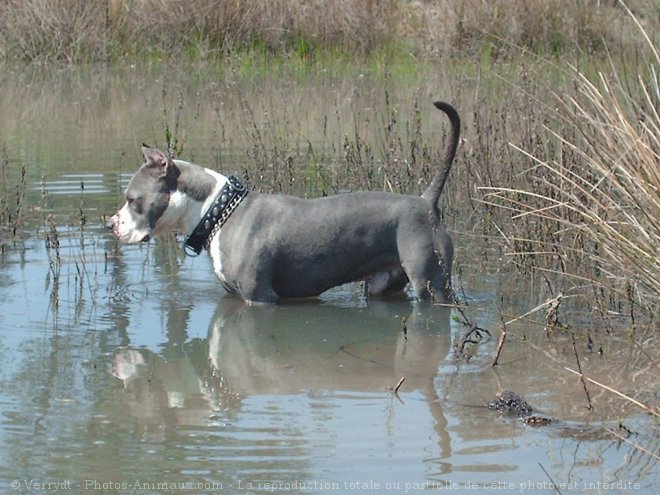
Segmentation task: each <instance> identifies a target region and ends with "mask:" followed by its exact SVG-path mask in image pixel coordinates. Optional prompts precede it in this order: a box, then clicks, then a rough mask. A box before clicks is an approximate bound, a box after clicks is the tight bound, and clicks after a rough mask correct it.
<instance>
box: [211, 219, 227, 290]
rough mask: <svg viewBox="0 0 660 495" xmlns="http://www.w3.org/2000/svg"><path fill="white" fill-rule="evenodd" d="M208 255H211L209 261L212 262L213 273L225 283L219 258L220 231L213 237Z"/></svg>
mask: <svg viewBox="0 0 660 495" xmlns="http://www.w3.org/2000/svg"><path fill="white" fill-rule="evenodd" d="M209 253H211V259H212V260H213V271H214V272H215V274H216V275H217V276H218V278H219V279H220V280H222V281H223V282H226V280H225V274H224V273H223V271H222V259H221V257H220V231H218V233H217V234H216V235H215V236H213V239H212V240H211V245H210V246H209Z"/></svg>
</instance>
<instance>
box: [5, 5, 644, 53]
mask: <svg viewBox="0 0 660 495" xmlns="http://www.w3.org/2000/svg"><path fill="white" fill-rule="evenodd" d="M638 3H639V4H641V5H646V4H647V3H648V2H647V1H646V0H639V2H638ZM640 10H641V11H643V12H647V11H648V12H647V14H645V15H649V16H653V15H657V11H656V12H653V10H652V8H650V7H645V8H644V9H640ZM623 14H624V13H623V10H622V9H621V8H619V7H617V6H616V5H613V4H611V3H610V2H596V3H594V2H592V1H590V0H577V1H568V0H549V1H548V0H514V1H511V0H492V1H486V0H468V1H456V0H437V1H433V2H428V1H420V0H407V1H392V0H308V1H303V0H252V1H243V2H238V1H235V0H186V1H181V0H5V1H4V2H2V3H0V54H2V55H3V56H4V57H5V58H9V59H20V60H30V61H31V60H39V61H44V60H45V61H52V60H58V61H68V62H90V61H99V60H117V59H122V58H125V57H136V56H145V55H156V56H159V57H172V56H176V57H180V56H182V55H185V56H192V57H195V58H198V59H199V58H202V59H204V58H208V57H224V56H226V55H228V54H231V53H234V52H236V51H242V50H245V49H255V48H257V49H259V50H263V51H265V52H266V53H274V54H278V55H291V54H297V55H302V56H308V55H310V54H313V53H315V52H316V51H317V50H320V49H325V50H327V49H339V50H342V51H345V52H347V53H350V54H364V53H371V52H374V51H379V50H383V49H388V47H389V48H391V47H393V46H394V47H396V48H397V49H398V50H399V51H400V52H403V53H406V54H409V53H413V54H414V55H425V56H427V55H429V54H431V55H436V56H439V55H448V54H449V55H455V54H459V55H460V54H466V53H467V54H474V53H482V52H484V51H487V52H489V53H493V54H495V55H505V54H507V53H511V47H523V48H526V49H529V50H532V51H534V52H537V53H538V52H543V53H565V52H567V51H573V50H579V51H581V52H587V53H590V52H592V51H594V50H599V49H602V47H603V46H605V44H606V43H608V42H610V41H616V43H610V44H609V46H615V45H616V46H618V45H620V44H622V42H621V40H622V39H624V38H626V36H625V29H624V24H623V19H624V17H625V16H624V15H623Z"/></svg>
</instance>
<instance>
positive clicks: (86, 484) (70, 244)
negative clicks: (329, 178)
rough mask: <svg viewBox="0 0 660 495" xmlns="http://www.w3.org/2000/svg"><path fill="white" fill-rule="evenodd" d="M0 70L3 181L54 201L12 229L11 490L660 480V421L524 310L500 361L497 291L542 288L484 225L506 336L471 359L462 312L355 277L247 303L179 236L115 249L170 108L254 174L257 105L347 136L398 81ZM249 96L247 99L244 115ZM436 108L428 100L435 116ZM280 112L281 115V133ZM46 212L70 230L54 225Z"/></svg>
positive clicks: (254, 489) (328, 488)
mask: <svg viewBox="0 0 660 495" xmlns="http://www.w3.org/2000/svg"><path fill="white" fill-rule="evenodd" d="M421 79H422V78H421V77H420V78H419V80H418V79H415V78H410V79H406V78H402V81H400V82H398V83H396V84H395V83H394V82H392V81H389V83H388V85H389V86H388V88H387V90H388V91H389V92H390V93H391V97H392V98H393V100H394V101H396V102H397V105H401V106H402V107H406V106H407V108H410V106H411V104H412V101H413V100H414V99H418V100H426V99H428V100H429V101H430V100H432V99H433V98H435V97H437V94H436V93H437V92H438V88H440V91H446V92H448V91H450V89H451V85H452V83H455V81H452V80H447V78H445V79H443V74H438V75H436V76H435V78H428V77H425V78H424V80H423V82H422V80H421ZM393 88H394V89H393ZM460 88H461V89H460V90H457V93H458V96H457V98H458V99H459V101H460V102H462V103H463V106H464V107H467V108H469V100H470V93H469V89H468V88H467V87H466V86H465V85H462V86H460ZM0 89H1V90H2V91H1V92H0V93H1V94H0V107H1V108H2V109H3V119H2V122H1V123H0V142H1V143H2V145H3V146H4V147H5V148H6V154H7V156H8V158H9V164H8V165H7V179H6V186H5V189H4V191H5V195H6V197H8V198H12V199H11V200H12V201H13V198H14V197H15V196H14V188H15V185H16V184H17V180H18V179H17V177H18V175H19V174H18V171H19V170H20V167H21V166H25V167H26V169H27V180H26V188H27V193H26V194H27V199H26V202H27V203H28V204H29V205H31V208H32V209H33V212H32V213H33V215H34V216H36V217H39V218H44V219H45V218H46V217H47V216H50V219H49V220H48V221H45V220H44V221H41V222H33V223H29V222H27V221H26V224H25V225H24V226H22V228H21V229H20V230H21V232H22V234H21V236H20V238H19V239H12V237H11V236H10V235H9V232H8V230H7V229H5V230H4V231H3V233H2V236H3V237H2V240H3V249H2V252H1V253H0V322H1V328H0V348H1V349H2V355H3V358H2V367H1V368H0V421H1V423H0V445H1V448H0V459H1V460H0V486H1V487H2V489H1V491H2V493H10V492H11V493H43V492H44V490H45V491H50V492H54V491H56V490H60V492H65V491H69V492H71V493H85V492H90V491H96V492H99V493H145V494H147V493H154V494H155V493H213V494H215V493H272V492H280V493H364V492H370V493H387V492H392V493H402V492H419V493H423V492H424V493H426V492H428V491H452V492H455V493H466V492H477V493H482V492H486V491H487V492H499V493H547V494H550V493H557V492H558V490H560V491H561V493H589V494H591V493H654V492H655V490H656V487H657V485H658V465H657V462H656V458H654V457H653V455H649V454H648V453H644V452H643V451H641V450H639V449H638V448H636V447H635V445H640V446H643V447H646V448H647V450H650V451H651V452H653V451H655V453H656V454H657V445H658V440H657V430H656V431H655V432H654V431H653V430H654V428H653V426H652V425H650V423H651V421H650V420H649V417H648V416H646V415H644V414H643V413H642V412H641V411H640V410H639V409H638V408H636V407H632V406H631V405H630V404H629V403H628V402H627V401H625V400H622V399H620V398H618V397H616V396H615V395H613V394H611V393H607V392H606V391H604V390H603V389H600V388H597V387H595V386H590V392H591V400H592V402H593V404H594V410H593V411H588V410H587V407H586V406H587V400H586V398H585V393H584V390H583V387H582V385H581V383H580V382H579V380H578V379H577V378H576V377H575V376H574V375H572V374H571V373H569V372H568V371H566V369H565V368H566V367H571V368H575V358H574V353H573V349H572V344H571V340H570V338H568V337H567V336H565V335H559V336H554V337H552V338H550V339H548V338H547V337H546V336H545V334H544V332H543V327H542V326H537V325H535V324H533V323H532V322H529V321H526V322H524V323H520V322H519V323H517V324H516V325H512V326H511V329H510V331H511V334H512V335H511V336H510V338H509V340H508V341H507V344H506V347H505V349H504V352H503V355H502V357H501V360H500V361H501V365H500V366H499V367H497V368H492V367H491V366H490V364H491V362H492V359H493V356H494V352H495V348H496V344H497V338H498V337H499V323H500V316H499V314H498V302H499V301H500V299H501V298H502V297H503V296H506V299H507V307H506V308H504V309H505V312H506V313H507V314H510V315H520V314H523V313H525V312H526V311H528V310H529V309H531V308H533V307H534V306H535V305H536V304H538V300H537V298H536V295H535V294H536V292H537V291H538V287H535V286H534V285H528V284H527V282H526V281H525V279H524V278H522V279H521V278H517V277H516V276H515V275H514V274H512V273H511V272H507V271H506V270H502V269H501V266H500V265H501V263H502V260H501V258H499V257H498V256H499V255H498V254H497V253H495V252H492V253H491V254H490V255H489V257H486V258H485V257H484V255H483V253H484V252H485V250H488V249H489V248H488V247H484V245H483V244H482V243H480V241H479V240H478V238H475V236H471V235H466V234H465V233H464V232H458V231H454V233H453V235H454V237H455V241H456V244H457V252H458V254H457V260H458V262H459V264H460V267H461V269H460V280H459V281H458V284H460V286H461V288H462V290H463V291H464V293H465V297H466V298H467V300H468V302H469V303H470V306H469V309H468V312H469V314H470V316H471V317H472V318H474V319H475V321H477V322H478V324H479V326H480V327H483V328H486V329H489V330H490V331H491V332H492V337H491V338H490V339H489V338H485V339H484V340H483V342H482V343H481V344H480V345H479V346H471V353H472V354H473V356H472V357H471V359H469V360H466V359H457V358H456V357H455V351H454V349H455V345H456V343H457V342H458V341H459V340H460V338H461V336H462V335H463V333H464V332H465V327H464V326H463V325H462V324H461V323H460V321H458V318H457V313H456V311H452V310H449V309H447V308H441V307H434V306H427V305H420V304H415V303H414V301H412V300H410V299H409V298H406V297H403V298H397V299H391V300H369V301H367V300H366V299H365V298H364V296H363V294H362V292H361V287H360V286H359V284H355V285H349V286H345V287H340V288H337V289H334V290H331V291H329V292H328V293H326V294H324V295H323V296H322V297H321V298H319V300H315V301H306V302H295V303H286V304H281V305H273V306H247V305H245V304H244V303H242V302H241V301H239V300H237V299H235V298H232V297H227V296H226V295H225V294H224V292H223V291H222V289H221V288H220V286H219V284H218V283H217V282H216V280H215V278H214V277H215V276H214V275H213V273H212V270H211V264H210V261H209V260H208V259H207V258H206V257H205V256H204V255H203V256H201V257H199V258H196V259H190V258H186V257H185V256H182V255H181V252H180V250H179V248H178V246H177V245H176V242H175V241H172V240H169V241H163V242H156V243H153V242H152V243H150V244H148V245H140V246H129V247H117V246H116V244H115V242H114V241H113V240H112V239H111V238H110V237H109V236H108V235H107V233H106V232H104V230H103V228H102V220H103V216H104V215H107V214H109V213H111V212H112V210H113V209H114V208H115V207H116V206H117V205H118V203H119V201H120V193H121V190H122V188H123V187H124V186H125V184H126V182H127V180H128V178H129V177H130V174H131V172H132V171H133V170H134V169H135V168H136V167H137V165H138V164H139V160H140V158H139V155H138V149H139V144H140V143H141V142H142V141H148V142H154V143H156V144H161V145H162V143H163V137H162V136H163V129H164V127H165V125H169V126H170V127H172V128H174V127H176V126H177V125H178V128H177V130H178V133H179V135H180V136H182V137H183V139H184V140H185V149H184V152H183V158H187V159H194V160H196V161H198V162H200V163H204V164H206V163H209V164H211V165H212V166H214V168H220V169H223V170H224V169H225V168H228V169H229V170H230V171H234V170H241V169H242V168H243V167H244V166H246V165H245V164H246V163H247V162H248V160H249V156H250V146H251V145H253V144H254V140H255V139H257V137H255V134H254V133H255V132H256V131H255V127H254V126H253V124H254V123H255V122H256V124H257V126H256V129H257V130H258V131H259V132H261V133H262V135H263V140H264V141H267V143H266V144H268V145H272V144H275V145H277V143H278V142H280V141H278V139H281V140H286V142H287V143H289V144H291V143H297V142H300V143H302V144H300V146H306V143H307V142H308V141H311V142H313V143H314V145H315V146H316V149H326V150H332V149H334V148H333V147H340V146H341V135H342V134H341V133H342V132H349V131H350V132H355V129H352V127H354V126H355V125H356V124H355V121H356V120H359V118H360V117H364V118H367V117H368V118H370V119H372V120H378V114H376V113H372V111H371V110H370V109H371V106H370V105H373V102H374V101H381V100H382V94H383V91H384V89H383V84H382V81H379V80H378V79H377V78H374V80H370V78H369V77H366V76H364V75H363V74H360V73H355V74H352V73H351V74H350V76H342V77H332V76H331V75H328V74H326V73H325V72H324V71H318V73H315V74H313V75H305V76H300V77H298V78H296V77H291V76H288V77H284V76H278V75H272V76H270V77H262V78H261V79H258V80H251V79H249V78H248V79H241V78H240V77H238V76H236V75H235V74H234V75H231V74H229V75H227V74H219V73H217V72H214V71H213V70H212V69H205V68H199V67H197V68H194V69H193V68H191V69H190V70H188V71H182V70H178V71H175V72H174V73H172V71H170V70H169V69H167V70H163V69H157V68H150V69H141V68H136V67H124V68H119V69H115V70H105V69H94V68H90V69H80V70H66V71H60V70H45V69H39V70H35V69H26V68H22V69H18V68H6V69H5V70H4V72H3V73H2V79H1V80H0ZM239 100H244V101H250V102H252V103H251V105H252V109H251V112H252V113H251V114H250V116H249V117H246V109H245V107H244V106H243V107H242V106H241V105H240V104H239V103H238V102H239ZM248 113H250V112H248ZM274 113H277V115H273V114H274ZM328 115H329V116H330V118H328ZM369 116H370V117H369ZM432 119H433V117H432V115H431V111H429V112H428V114H427V113H424V115H423V120H424V122H425V123H429V124H428V125H430V126H435V127H434V129H435V128H436V127H437V126H439V125H441V123H439V121H438V120H435V121H433V120H432ZM177 122H178V124H177ZM278 123H282V129H281V130H280V131H279V132H281V133H282V134H284V133H289V134H286V135H285V136H283V137H282V136H279V137H278V136H277V135H276V134H273V129H274V127H276V126H277V125H278ZM324 128H325V129H326V130H325V131H323V130H322V129H324ZM343 129H346V131H343ZM429 132H435V131H429ZM273 136H275V137H273ZM457 166H460V162H458V163H457ZM271 172H272V171H271ZM257 180H258V179H257ZM44 191H45V194H44ZM81 212H82V214H83V216H84V217H85V221H86V223H85V225H84V226H82V227H81V225H80V214H81ZM51 224H53V225H55V229H56V232H57V240H58V242H59V246H58V247H57V249H56V248H55V247H54V245H53V244H52V243H51V244H50V245H48V246H47V243H46V238H47V235H48V225H51ZM51 240H52V239H51ZM478 243H479V244H478ZM477 244H478V245H477ZM457 276H458V275H457ZM564 317H565V318H571V317H573V318H575V319H576V320H578V319H580V318H582V317H583V316H582V315H580V313H579V311H577V310H576V311H575V312H574V313H572V316H564ZM521 336H524V337H525V339H524V340H523V339H520V338H516V337H521ZM584 337H585V336H584V334H581V335H580V336H579V337H578V343H577V345H578V350H579V354H580V357H581V365H582V367H583V370H584V371H585V373H587V374H588V375H589V376H590V377H591V378H593V379H595V380H597V381H601V382H603V383H605V384H610V385H611V386H615V387H618V386H623V385H622V384H624V385H625V386H626V387H627V388H626V389H624V390H622V392H624V393H627V394H630V395H634V396H636V397H638V398H639V399H640V400H642V401H645V402H651V401H652V400H654V399H657V390H653V389H649V388H648V387H649V383H653V378H654V377H657V371H658V370H657V368H653V367H652V366H649V365H648V364H647V363H648V356H645V355H644V353H643V352H642V353H640V352H639V349H638V348H636V347H635V344H634V343H631V341H630V340H628V339H626V338H624V337H613V336H611V335H610V336H607V335H605V333H604V331H602V332H600V333H599V332H598V331H597V330H596V331H594V333H593V334H591V335H590V338H591V339H593V344H591V345H588V343H587V341H586V338H584ZM599 350H602V352H598V351H599ZM654 373H655V375H654ZM402 377H405V380H404V382H403V383H402V384H401V387H400V389H399V390H398V393H396V394H395V393H393V391H392V390H391V389H392V387H393V386H395V385H396V384H397V383H398V381H399V380H400V379H401V378H402ZM505 389H507V390H513V391H515V392H516V393H518V394H520V395H521V396H523V397H524V399H525V400H526V401H527V402H528V403H529V404H531V405H532V406H533V407H534V409H535V412H536V413H538V414H539V415H542V416H545V417H549V418H552V419H553V422H552V423H551V424H550V425H549V426H545V427H531V426H528V425H526V424H524V423H523V422H522V421H521V420H520V419H518V418H516V417H502V416H500V415H499V414H498V413H496V412H495V411H492V410H489V409H487V408H486V407H485V405H486V404H487V403H488V402H490V401H491V400H493V399H494V398H495V395H496V394H497V393H498V392H500V391H502V390H505ZM620 425H622V426H623V428H622V427H621V426H620ZM612 431H614V432H615V433H616V434H618V435H621V436H624V437H626V439H627V440H628V441H627V442H623V441H621V440H620V439H619V438H617V436H615V435H614V434H612V433H611V432H612ZM553 482H554V483H556V485H557V486H556V487H554V486H553V485H552V483H553Z"/></svg>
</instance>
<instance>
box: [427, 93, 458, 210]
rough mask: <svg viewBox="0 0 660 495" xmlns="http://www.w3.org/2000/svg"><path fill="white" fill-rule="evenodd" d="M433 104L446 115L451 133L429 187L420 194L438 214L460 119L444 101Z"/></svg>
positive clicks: (456, 146)
mask: <svg viewBox="0 0 660 495" xmlns="http://www.w3.org/2000/svg"><path fill="white" fill-rule="evenodd" d="M433 104H434V105H435V106H436V108H437V109H439V110H442V111H443V112H445V113H446V114H447V117H449V123H450V124H451V132H450V134H449V142H448V143H447V148H446V149H445V155H444V157H443V158H442V162H441V163H440V166H439V167H438V169H437V170H436V172H435V175H434V176H433V178H432V179H431V182H430V183H429V186H428V187H427V188H426V191H424V193H423V194H422V198H424V199H426V200H427V201H428V202H429V203H431V205H433V209H434V210H435V212H436V213H438V209H439V205H438V201H439V199H440V194H441V193H442V189H443V188H444V187H445V182H446V181H447V176H448V175H449V171H450V170H451V165H452V163H453V162H454V157H455V156H456V148H458V139H459V137H460V134H461V119H460V117H459V116H458V112H457V111H456V109H455V108H454V107H452V106H451V105H450V104H449V103H445V102H444V101H436V102H434V103H433Z"/></svg>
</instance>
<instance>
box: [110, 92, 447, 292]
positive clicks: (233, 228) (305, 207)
mask: <svg viewBox="0 0 660 495" xmlns="http://www.w3.org/2000/svg"><path fill="white" fill-rule="evenodd" d="M435 106H436V107H437V108H438V109H440V110H442V111H443V112H445V113H446V114H447V116H448V118H449V121H450V124H451V132H450V135H449V141H448V144H447V148H446V150H445V155H444V159H443V160H442V162H441V163H440V164H439V166H438V168H437V170H436V172H435V174H434V176H433V178H432V179H431V182H430V183H429V186H428V187H427V188H426V190H425V191H424V193H423V194H422V195H421V196H409V195H401V194H393V193H388V192H375V191H362V192H353V193H346V194H339V195H336V196H329V197H321V198H316V199H302V198H297V197H293V196H286V195H280V194H262V193H258V192H255V191H250V192H249V193H248V190H247V189H246V187H245V185H244V184H243V183H242V182H241V181H240V180H238V179H236V178H235V177H226V176H224V175H222V174H220V173H218V172H216V171H214V170H211V169H208V168H203V167H200V166H198V165H195V164H192V163H188V162H185V161H182V160H174V159H171V158H170V157H169V156H167V154H165V153H163V152H162V151H160V150H158V149H156V148H151V147H149V146H146V145H145V146H143V148H142V152H143V154H144V157H145V159H146V161H145V163H144V164H142V166H141V167H140V168H139V170H138V171H137V172H136V173H135V175H134V176H133V177H132V178H131V180H130V182H129V184H128V187H127V189H126V193H125V197H126V203H125V204H124V206H123V207H122V208H121V209H120V210H119V211H118V212H117V213H116V214H115V215H113V216H112V218H110V219H109V220H108V222H107V224H106V226H107V228H108V229H110V230H111V231H112V233H113V234H114V235H115V237H116V238H117V239H118V240H119V241H120V242H124V243H138V242H144V241H147V240H149V239H150V238H152V237H156V236H158V235H161V234H165V233H168V232H172V231H176V232H181V233H185V234H187V236H188V237H187V238H186V241H185V245H184V248H185V249H186V252H188V253H189V254H194V255H196V254H199V253H200V252H201V251H202V249H207V250H208V251H209V253H210V255H211V259H212V260H213V268H214V270H215V273H216V274H217V275H218V277H219V278H220V280H221V281H222V284H223V285H224V287H225V288H226V289H227V291H229V292H230V293H234V294H238V295H239V296H240V297H242V298H243V299H244V300H245V301H247V302H266V303H273V302H277V301H279V300H281V299H290V298H306V297H315V296H318V295H319V294H321V293H322V292H324V291H326V290H328V289H330V288H332V287H336V286H338V285H341V284H345V283H348V282H355V281H365V282H366V287H367V290H368V293H369V294H372V295H375V294H383V293H389V292H396V291H402V290H403V289H404V288H405V286H406V285H407V284H408V283H410V284H411V286H412V289H413V291H414V293H415V295H416V296H417V297H418V298H419V299H423V300H434V301H438V302H442V303H450V302H452V301H453V292H452V289H451V266H452V258H453V245H452V241H451V238H450V237H449V235H448V234H447V232H446V231H445V229H444V227H443V225H442V223H441V221H440V210H439V205H438V200H439V198H440V193H441V192H442V189H443V187H444V184H445V181H446V179H447V175H448V174H449V171H450V169H451V165H452V162H453V160H454V156H455V155H456V149H457V147H458V141H459V134H460V119H459V116H458V113H457V112H456V110H455V109H454V108H453V107H452V106H451V105H449V104H448V103H444V102H440V101H438V102H435Z"/></svg>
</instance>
